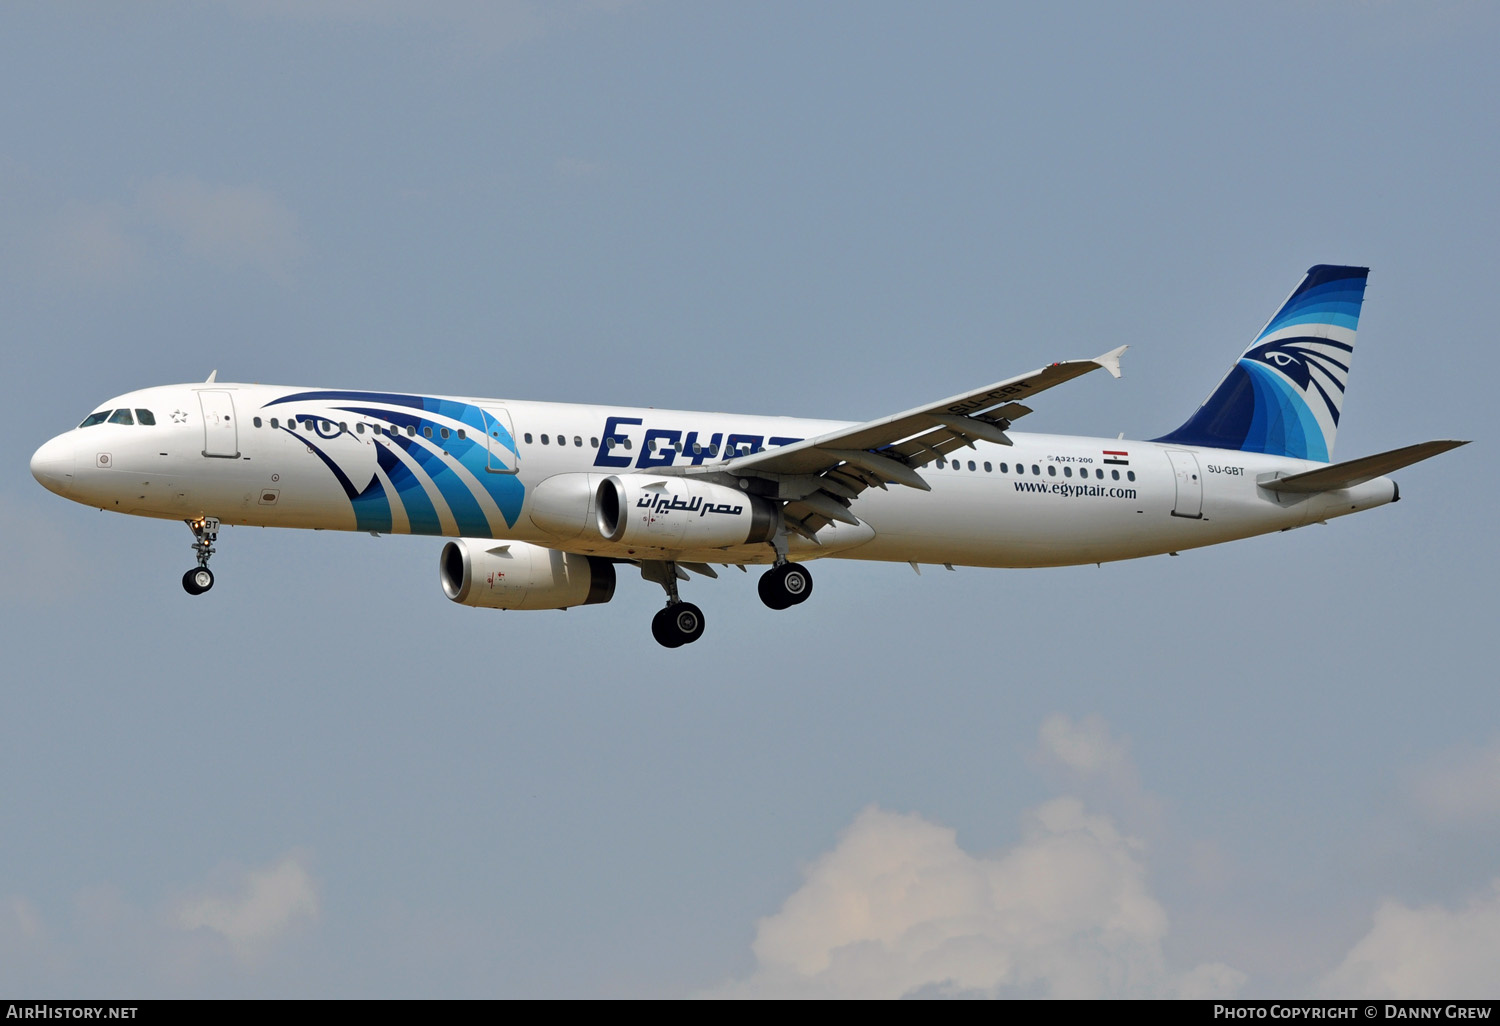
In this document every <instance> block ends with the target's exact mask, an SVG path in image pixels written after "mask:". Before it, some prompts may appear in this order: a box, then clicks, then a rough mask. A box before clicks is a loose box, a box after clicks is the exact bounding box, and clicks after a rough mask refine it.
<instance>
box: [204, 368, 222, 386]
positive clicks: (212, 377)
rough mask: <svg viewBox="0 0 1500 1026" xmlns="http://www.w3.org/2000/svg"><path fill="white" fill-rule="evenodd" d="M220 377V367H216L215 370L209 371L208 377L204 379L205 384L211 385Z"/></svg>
mask: <svg viewBox="0 0 1500 1026" xmlns="http://www.w3.org/2000/svg"><path fill="white" fill-rule="evenodd" d="M218 379H219V368H217V367H215V368H214V369H213V370H211V371H209V372H208V377H206V378H204V379H203V383H204V384H205V385H211V384H213V383H214V382H215V381H217V380H218Z"/></svg>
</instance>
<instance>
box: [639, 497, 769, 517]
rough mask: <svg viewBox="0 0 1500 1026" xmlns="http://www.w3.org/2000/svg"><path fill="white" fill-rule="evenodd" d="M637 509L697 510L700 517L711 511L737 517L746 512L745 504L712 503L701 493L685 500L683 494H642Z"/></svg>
mask: <svg viewBox="0 0 1500 1026" xmlns="http://www.w3.org/2000/svg"><path fill="white" fill-rule="evenodd" d="M635 505H636V508H637V509H649V510H650V511H651V512H652V513H665V512H667V511H668V510H674V509H677V510H682V511H683V512H684V513H692V512H695V511H696V512H697V514H698V515H699V516H700V517H706V516H708V515H709V514H710V513H727V514H729V515H730V516H732V517H737V516H739V515H740V514H741V513H743V512H745V507H744V506H735V505H733V504H731V503H728V502H720V503H717V504H716V503H712V502H704V501H703V497H702V496H701V495H695V496H693V498H692V500H691V501H688V502H684V501H683V498H682V496H680V495H673V496H671V497H670V498H668V497H667V496H665V495H642V496H641V497H640V498H639V499H637V500H636V501H635Z"/></svg>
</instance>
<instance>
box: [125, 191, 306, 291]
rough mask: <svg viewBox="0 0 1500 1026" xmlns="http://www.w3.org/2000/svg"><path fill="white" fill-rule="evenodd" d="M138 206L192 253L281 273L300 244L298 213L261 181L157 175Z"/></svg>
mask: <svg viewBox="0 0 1500 1026" xmlns="http://www.w3.org/2000/svg"><path fill="white" fill-rule="evenodd" d="M136 206H137V210H138V211H139V212H140V214H141V215H142V216H143V218H144V219H145V220H147V221H148V222H150V223H151V224H153V225H155V226H157V227H160V228H163V229H165V230H166V231H168V232H170V233H172V234H173V235H175V236H176V237H177V238H178V240H179V241H180V242H181V244H182V247H183V249H184V250H185V251H187V252H188V253H190V254H193V255H196V256H201V257H206V258H208V259H209V260H212V261H214V262H216V263H221V264H225V265H227V266H231V267H238V266H244V265H248V266H252V267H258V268H260V269H261V270H263V271H266V272H267V273H270V274H272V275H278V276H279V275H281V274H283V273H285V271H286V270H287V269H288V267H289V265H290V263H291V261H292V260H293V259H294V258H295V257H296V255H297V251H298V250H299V249H300V248H301V247H300V243H299V242H298V238H297V218H296V217H295V216H294V215H293V214H292V212H291V211H289V210H288V209H287V208H286V207H285V206H283V205H282V204H281V202H280V201H279V200H277V199H276V197H275V196H273V195H271V194H270V193H269V192H267V191H266V190H265V189H262V188H260V187H259V186H254V185H207V184H205V183H203V182H200V181H199V180H198V179H196V178H158V179H155V180H154V181H151V182H148V183H147V184H146V185H145V186H143V187H142V188H141V191H140V195H139V198H138V200H137V205H136Z"/></svg>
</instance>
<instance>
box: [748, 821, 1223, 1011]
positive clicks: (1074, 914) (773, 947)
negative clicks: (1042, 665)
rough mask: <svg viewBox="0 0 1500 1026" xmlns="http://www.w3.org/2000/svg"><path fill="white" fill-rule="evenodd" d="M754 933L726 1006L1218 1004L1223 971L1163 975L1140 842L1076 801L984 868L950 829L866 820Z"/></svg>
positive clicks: (1158, 919) (1033, 826) (1161, 916)
mask: <svg viewBox="0 0 1500 1026" xmlns="http://www.w3.org/2000/svg"><path fill="white" fill-rule="evenodd" d="M806 877H807V878H806V881H805V882H804V884H803V886H802V887H801V888H800V889H799V890H798V891H797V892H796V893H794V894H793V895H792V896H791V897H790V898H788V899H787V901H786V903H785V904H784V905H783V906H782V908H781V910H780V911H779V912H777V913H776V914H775V915H772V916H769V917H767V918H766V919H763V920H761V921H760V923H759V924H758V927H757V930H756V937H755V941H754V944H753V950H754V953H755V957H756V962H757V968H756V970H755V972H754V973H753V975H751V976H750V977H749V978H748V979H746V980H743V981H739V982H737V983H734V984H731V985H729V986H727V987H725V988H723V989H722V990H721V992H720V993H721V994H723V995H725V996H735V997H744V996H762V997H814V996H819V997H857V998H876V997H883V998H894V997H900V996H903V995H908V994H916V993H920V994H945V993H952V994H992V995H1012V994H1021V995H1047V996H1056V997H1106V996H1118V997H1125V996H1169V995H1184V996H1188V995H1190V996H1194V997H1203V996H1226V995H1229V994H1232V993H1234V992H1235V991H1236V990H1237V989H1238V988H1239V987H1240V986H1241V985H1242V984H1243V983H1244V982H1245V976H1244V974H1243V973H1240V972H1238V971H1236V970H1234V969H1231V968H1229V967H1228V966H1224V965H1219V964H1211V965H1200V966H1198V967H1196V968H1194V969H1192V970H1191V971H1189V972H1187V973H1174V972H1172V971H1171V970H1169V968H1168V967H1167V966H1166V963H1165V958H1164V956H1163V953H1162V940H1163V938H1164V937H1165V936H1166V934H1167V916H1166V913H1165V911H1164V910H1163V909H1162V907H1161V905H1160V904H1159V903H1158V902H1157V901H1156V900H1155V899H1154V898H1153V897H1152V896H1151V895H1150V893H1149V892H1148V890H1147V887H1146V868H1145V865H1144V862H1143V851H1142V846H1141V845H1140V843H1139V842H1137V841H1135V840H1132V839H1131V838H1128V837H1125V836H1123V835H1122V834H1120V833H1119V831H1117V830H1116V829H1115V827H1114V825H1113V824H1112V823H1111V822H1110V820H1109V819H1107V818H1106V817H1103V816H1098V815H1093V814H1090V813H1088V812H1087V811H1086V810H1085V809H1084V807H1083V805H1082V803H1081V802H1079V801H1078V800H1076V799H1072V798H1062V799H1057V800H1055V801H1052V802H1049V803H1047V804H1045V805H1043V806H1041V807H1040V808H1038V809H1035V810H1033V811H1032V812H1031V813H1030V814H1029V815H1028V817H1027V820H1026V824H1025V829H1024V836H1023V839H1022V840H1021V842H1020V843H1019V844H1017V845H1016V846H1015V847H1014V848H1012V849H1010V850H1009V851H1006V852H1004V853H1002V854H1000V855H998V856H995V857H991V858H985V857H980V856H974V855H971V854H969V853H968V852H965V851H964V850H962V849H961V848H960V847H959V845H958V842H957V837H956V835H955V833H954V831H952V830H950V829H947V828H945V827H941V826H938V825H936V824H934V823H931V822H928V821H927V820H925V819H923V818H922V817H920V816H915V815H900V814H897V813H892V812H887V811H885V810H882V809H879V808H874V807H871V808H869V809H866V810H865V811H864V812H862V813H860V815H859V816H858V817H856V819H855V820H854V822H853V824H852V825H851V826H850V827H849V828H848V830H846V831H845V832H844V834H843V836H842V837H841V838H840V840H839V843H838V844H837V846H835V848H834V849H833V850H832V851H830V852H828V853H827V854H825V855H824V856H822V857H821V858H819V859H818V860H817V861H816V862H815V863H814V864H813V865H812V866H811V867H810V868H809V869H808V870H807V873H806Z"/></svg>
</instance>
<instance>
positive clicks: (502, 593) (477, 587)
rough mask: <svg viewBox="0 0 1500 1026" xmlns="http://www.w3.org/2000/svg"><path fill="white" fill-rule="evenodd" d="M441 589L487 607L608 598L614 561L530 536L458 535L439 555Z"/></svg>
mask: <svg viewBox="0 0 1500 1026" xmlns="http://www.w3.org/2000/svg"><path fill="white" fill-rule="evenodd" d="M438 573H439V576H440V577H441V578H442V581H443V594H445V595H447V596H448V597H449V598H450V599H452V600H453V601H454V602H459V603H462V604H463V605H466V606H483V607H485V608H487V609H567V608H568V607H569V606H587V605H593V604H595V603H598V602H608V601H609V600H610V599H611V598H613V597H614V594H615V566H614V564H613V563H611V562H610V561H609V560H607V559H599V558H597V557H594V556H580V555H577V554H575V553H572V552H559V551H557V550H556V549H548V548H543V547H542V546H540V545H531V544H529V543H527V542H517V541H510V542H507V541H494V540H492V539H489V538H460V539H459V540H458V541H451V542H449V543H448V544H447V545H444V546H443V554H442V556H441V557H440V558H439V560H438Z"/></svg>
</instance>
